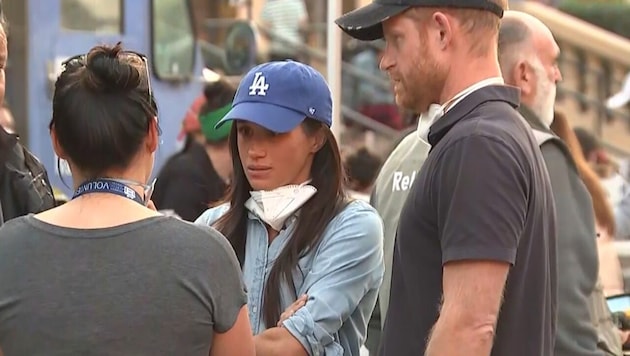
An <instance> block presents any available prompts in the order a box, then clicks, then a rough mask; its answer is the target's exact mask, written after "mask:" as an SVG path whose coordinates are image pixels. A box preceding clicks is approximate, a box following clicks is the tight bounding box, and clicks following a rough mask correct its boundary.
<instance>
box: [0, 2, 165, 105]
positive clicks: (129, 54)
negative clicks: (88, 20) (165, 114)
mask: <svg viewBox="0 0 630 356" xmlns="http://www.w3.org/2000/svg"><path fill="white" fill-rule="evenodd" d="M1 3H2V0H0V14H1V13H2V5H1ZM118 56H121V57H123V58H128V59H130V60H131V61H132V62H133V61H134V60H140V61H142V63H143V64H144V70H145V74H146V76H147V85H148V87H149V102H150V103H151V105H155V104H154V103H155V98H154V97H153V89H152V87H151V73H149V59H148V58H147V56H146V55H144V54H142V53H138V52H134V51H121V52H120V53H119V54H118ZM86 59H87V54H77V55H75V56H72V57H70V58H68V59H66V60H65V61H63V62H62V63H61V66H62V68H63V69H64V70H65V69H66V67H67V66H68V65H69V64H79V65H85V60H86Z"/></svg>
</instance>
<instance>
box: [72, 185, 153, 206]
mask: <svg viewBox="0 0 630 356" xmlns="http://www.w3.org/2000/svg"><path fill="white" fill-rule="evenodd" d="M90 193H109V194H115V195H120V196H121V197H125V198H127V199H131V200H133V201H135V202H136V203H138V204H140V205H144V200H143V199H142V198H140V196H139V195H138V193H136V191H135V190H133V189H131V188H130V187H129V186H128V185H126V184H124V183H121V182H118V181H116V180H113V179H94V180H91V181H87V182H85V183H83V184H81V185H80V186H79V187H78V188H77V190H76V191H75V192H74V195H73V196H72V199H75V198H78V197H80V196H82V195H85V194H90Z"/></svg>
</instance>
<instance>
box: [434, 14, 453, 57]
mask: <svg viewBox="0 0 630 356" xmlns="http://www.w3.org/2000/svg"><path fill="white" fill-rule="evenodd" d="M430 26H432V27H434V28H435V29H436V30H438V31H437V33H438V34H439V38H438V41H439V42H438V43H439V48H440V49H442V50H444V49H446V47H448V46H449V45H450V43H451V40H452V38H453V28H452V26H451V22H450V20H449V18H448V16H446V14H444V13H443V12H439V11H438V12H435V13H433V16H431V23H430Z"/></svg>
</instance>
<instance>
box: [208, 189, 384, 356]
mask: <svg viewBox="0 0 630 356" xmlns="http://www.w3.org/2000/svg"><path fill="white" fill-rule="evenodd" d="M227 209H228V206H227V205H221V206H218V207H215V208H212V209H209V210H208V211H206V212H205V213H204V214H202V215H201V216H200V217H199V218H198V219H197V221H196V223H200V224H206V225H212V224H213V223H214V222H215V221H216V220H217V219H218V218H219V217H221V215H223V214H224V213H225V212H226V211H227ZM248 217H249V221H248V224H247V242H246V245H245V262H244V266H243V275H244V280H245V285H246V286H247V290H248V293H247V296H248V308H249V319H250V322H251V324H252V330H253V332H254V335H256V334H259V333H261V332H263V331H265V329H266V326H265V321H264V320H263V313H262V301H263V290H264V288H265V285H266V283H267V280H266V278H267V276H268V272H269V271H270V270H271V267H272V266H273V263H274V261H275V260H276V258H277V257H278V255H279V254H280V252H281V251H282V249H283V247H284V246H285V245H286V243H287V241H288V239H289V238H290V237H291V234H292V231H293V229H294V226H295V218H293V219H291V221H289V222H288V224H287V228H286V229H284V230H283V231H281V232H280V234H279V235H278V236H277V237H276V238H275V239H274V240H273V241H272V242H271V244H269V243H268V235H267V230H266V228H265V225H264V223H263V222H262V221H261V220H259V219H258V218H257V217H256V216H255V215H253V214H251V213H249V214H248ZM382 278H383V223H382V221H381V218H380V217H379V215H378V213H377V212H376V210H374V209H373V208H372V207H371V206H370V205H369V204H367V203H365V202H362V201H352V202H351V203H349V204H348V206H347V207H346V208H345V209H344V210H343V211H341V212H340V213H339V214H338V215H337V216H336V217H335V218H333V220H331V222H330V223H329V224H328V226H327V227H326V229H325V230H324V232H323V237H322V240H321V242H320V244H319V246H318V247H317V248H316V249H315V250H313V251H312V252H310V253H309V254H308V255H305V256H304V257H302V258H301V259H300V260H299V262H298V267H297V268H296V269H295V270H294V271H293V282H294V285H293V286H288V285H286V284H285V285H283V286H282V291H281V303H282V309H283V310H284V309H286V308H287V307H288V306H289V305H291V304H292V303H293V302H294V301H295V295H297V296H300V295H303V294H306V295H308V301H307V302H306V305H305V306H304V307H303V308H301V309H299V310H298V311H297V312H296V313H295V314H293V316H291V317H290V318H289V319H287V320H286V321H285V322H284V327H285V328H286V329H287V330H288V331H289V332H290V333H291V334H292V335H293V336H294V337H295V338H296V339H298V340H299V341H300V343H301V344H302V345H303V346H304V348H305V349H306V351H307V352H308V354H309V355H326V356H341V355H345V356H358V355H359V348H360V346H361V345H362V344H363V342H364V341H365V336H366V330H367V323H368V320H369V318H370V315H371V314H372V310H373V309H374V305H375V304H376V297H377V293H378V289H379V287H380V285H381V281H382Z"/></svg>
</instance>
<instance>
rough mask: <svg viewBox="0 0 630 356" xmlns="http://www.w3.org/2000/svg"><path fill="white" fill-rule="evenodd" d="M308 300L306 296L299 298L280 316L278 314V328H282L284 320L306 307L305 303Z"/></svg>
mask: <svg viewBox="0 0 630 356" xmlns="http://www.w3.org/2000/svg"><path fill="white" fill-rule="evenodd" d="M307 300H308V296H307V295H306V294H304V295H302V296H301V297H299V298H298V299H297V300H296V301H295V302H294V303H293V304H291V305H289V307H287V309H285V310H284V312H283V313H282V314H280V320H278V324H276V325H277V326H278V327H279V328H281V327H282V323H284V321H285V320H287V319H289V318H290V317H291V316H292V315H293V314H295V312H296V311H298V310H299V309H300V308H301V307H303V306H305V305H306V301H307Z"/></svg>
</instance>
